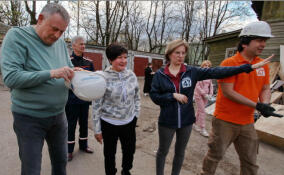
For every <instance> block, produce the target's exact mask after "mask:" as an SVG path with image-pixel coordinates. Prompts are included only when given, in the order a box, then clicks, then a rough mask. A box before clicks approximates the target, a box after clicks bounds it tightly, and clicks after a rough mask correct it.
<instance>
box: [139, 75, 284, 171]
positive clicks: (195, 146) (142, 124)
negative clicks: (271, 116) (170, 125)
mask: <svg viewBox="0 0 284 175" xmlns="http://www.w3.org/2000/svg"><path fill="white" fill-rule="evenodd" d="M139 82H140V87H141V88H140V89H141V90H143V80H142V79H140V80H139ZM141 98H142V105H141V114H140V118H139V121H138V125H139V127H138V128H137V150H141V151H143V152H145V153H147V154H149V155H152V156H153V158H154V157H155V154H156V150H157V148H158V132H157V120H158V116H159V107H158V106H157V105H155V104H154V103H153V102H152V101H151V99H150V97H149V96H146V97H145V96H143V95H142V92H141ZM211 118H212V117H211V116H208V117H207V119H206V128H207V129H208V131H211ZM152 128H153V129H152ZM152 130H154V131H153V132H152ZM207 140H208V139H207V138H205V137H203V136H201V135H200V134H199V133H198V132H196V131H192V133H191V136H190V140H189V143H188V146H187V149H186V156H185V160H184V164H183V169H185V170H190V171H192V172H193V173H194V174H198V173H199V172H200V170H201V167H202V160H203V157H204V156H205V154H206V153H207V150H208V146H207ZM174 142H175V139H174V140H173V143H172V145H171V149H170V152H169V154H168V157H167V166H171V162H172V160H173V155H174ZM283 162H284V151H283V150H280V149H278V148H275V147H273V146H270V145H267V144H265V143H260V147H259V155H258V165H259V175H284V163H283ZM239 167H240V165H239V158H238V155H237V153H236V151H235V149H234V147H233V145H231V146H230V147H229V148H228V150H227V152H226V154H225V156H224V158H223V160H222V161H221V162H220V163H219V166H218V169H217V171H216V175H239V170H240V168H239ZM167 174H170V172H168V173H167Z"/></svg>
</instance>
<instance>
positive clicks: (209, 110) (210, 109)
mask: <svg viewBox="0 0 284 175" xmlns="http://www.w3.org/2000/svg"><path fill="white" fill-rule="evenodd" d="M215 104H216V103H213V104H211V105H210V106H207V108H205V112H206V113H207V114H208V115H212V116H213V114H214V111H215Z"/></svg>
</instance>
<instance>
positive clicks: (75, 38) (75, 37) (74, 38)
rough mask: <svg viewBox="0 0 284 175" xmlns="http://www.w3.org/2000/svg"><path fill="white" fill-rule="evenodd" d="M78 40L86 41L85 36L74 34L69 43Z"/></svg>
mask: <svg viewBox="0 0 284 175" xmlns="http://www.w3.org/2000/svg"><path fill="white" fill-rule="evenodd" d="M78 40H83V41H84V42H86V40H85V38H83V37H82V36H74V37H73V38H72V40H71V44H72V45H73V44H74V43H76V42H77V41H78Z"/></svg>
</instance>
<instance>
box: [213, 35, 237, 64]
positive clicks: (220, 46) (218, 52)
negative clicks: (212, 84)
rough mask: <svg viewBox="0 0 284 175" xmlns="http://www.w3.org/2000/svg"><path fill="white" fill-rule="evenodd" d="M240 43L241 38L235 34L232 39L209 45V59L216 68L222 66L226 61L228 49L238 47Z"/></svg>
mask: <svg viewBox="0 0 284 175" xmlns="http://www.w3.org/2000/svg"><path fill="white" fill-rule="evenodd" d="M238 42H239V38H238V37H237V35H235V34H234V35H233V36H232V37H230V38H226V39H220V40H217V41H214V42H209V43H207V44H208V46H209V49H210V52H209V57H208V59H209V60H210V61H211V62H212V65H213V66H214V67H215V66H218V65H220V63H221V62H222V61H223V60H224V59H225V55H226V49H227V48H232V47H237V44H238Z"/></svg>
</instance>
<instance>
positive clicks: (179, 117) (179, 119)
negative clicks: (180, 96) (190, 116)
mask: <svg viewBox="0 0 284 175" xmlns="http://www.w3.org/2000/svg"><path fill="white" fill-rule="evenodd" d="M184 74H185V72H183V73H182V75H181V77H180V82H179V93H180V89H181V82H182V81H181V80H182V77H183V75H184ZM178 128H181V114H180V104H179V103H178Z"/></svg>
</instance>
